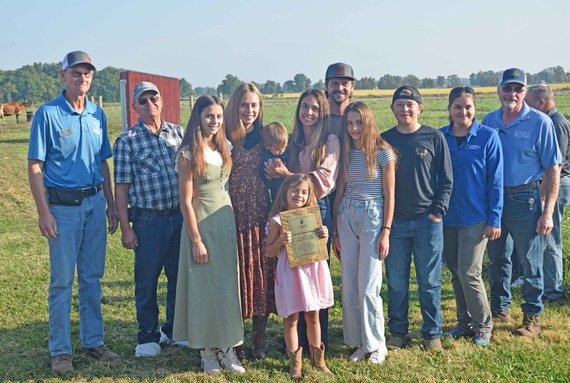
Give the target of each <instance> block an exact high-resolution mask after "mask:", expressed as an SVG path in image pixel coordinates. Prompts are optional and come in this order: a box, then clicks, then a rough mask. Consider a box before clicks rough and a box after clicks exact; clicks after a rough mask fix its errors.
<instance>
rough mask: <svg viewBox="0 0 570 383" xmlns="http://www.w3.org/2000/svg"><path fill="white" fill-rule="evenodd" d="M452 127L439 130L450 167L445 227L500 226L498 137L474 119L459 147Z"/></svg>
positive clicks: (501, 187) (501, 200)
mask: <svg viewBox="0 0 570 383" xmlns="http://www.w3.org/2000/svg"><path fill="white" fill-rule="evenodd" d="M451 128H452V125H449V126H445V127H443V128H441V129H440V130H441V132H442V133H443V135H444V136H445V140H446V141H447V145H448V146H449V153H450V156H451V163H452V168H453V191H452V192H451V199H450V201H449V209H448V210H447V214H446V215H445V217H443V224H444V225H446V226H469V225H474V224H478V223H481V222H487V226H493V227H497V228H500V227H501V214H502V212H503V151H502V148H501V141H500V140H499V134H498V133H497V132H496V131H495V130H494V129H492V128H490V127H488V126H485V125H481V124H479V122H478V121H477V120H474V121H473V125H472V126H471V129H470V130H469V133H467V136H466V137H465V140H464V141H463V142H462V143H461V144H460V145H459V146H458V145H457V140H456V137H455V135H453V132H452V129H451Z"/></svg>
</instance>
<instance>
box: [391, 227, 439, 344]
mask: <svg viewBox="0 0 570 383" xmlns="http://www.w3.org/2000/svg"><path fill="white" fill-rule="evenodd" d="M412 252H413V254H414V265H415V268H416V279H417V281H418V295H419V301H420V308H421V312H422V318H423V325H422V328H421V333H422V336H423V337H424V338H425V339H433V338H439V337H440V336H441V324H442V318H441V308H440V303H441V265H442V252H443V223H442V222H434V221H432V220H431V219H430V218H429V217H428V216H425V217H422V218H418V219H414V220H409V219H402V218H399V217H395V218H394V223H393V224H392V230H391V233H390V253H389V254H388V257H387V258H386V260H385V261H384V262H385V264H386V280H387V282H388V317H389V320H388V327H389V328H390V333H391V334H392V335H396V336H404V335H406V334H407V333H408V327H409V321H408V307H409V302H408V300H409V288H410V266H411V261H412Z"/></svg>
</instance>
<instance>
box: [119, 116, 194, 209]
mask: <svg viewBox="0 0 570 383" xmlns="http://www.w3.org/2000/svg"><path fill="white" fill-rule="evenodd" d="M183 134H184V133H183V132H182V128H181V127H180V126H179V125H175V124H171V123H169V122H166V121H162V129H161V131H160V135H156V134H154V133H153V132H152V131H151V130H150V129H149V128H148V127H147V126H146V125H145V124H144V123H143V122H142V121H141V120H139V121H138V123H137V124H136V125H134V126H132V127H131V128H130V129H129V130H128V131H126V132H124V133H122V134H121V135H120V136H119V137H117V140H116V141H115V146H114V147H113V157H114V166H115V183H127V184H129V197H128V199H129V201H128V202H129V205H131V206H133V207H139V208H143V209H157V210H167V209H173V208H177V207H178V204H179V199H180V194H179V191H178V174H177V173H176V172H175V171H174V161H175V156H176V151H177V149H178V146H179V145H180V143H181V142H182V136H183Z"/></svg>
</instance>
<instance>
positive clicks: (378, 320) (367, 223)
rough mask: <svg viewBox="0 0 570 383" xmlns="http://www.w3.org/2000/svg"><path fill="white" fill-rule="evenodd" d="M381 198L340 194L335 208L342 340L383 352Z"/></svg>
mask: <svg viewBox="0 0 570 383" xmlns="http://www.w3.org/2000/svg"><path fill="white" fill-rule="evenodd" d="M383 209H384V205H383V203H382V201H381V200H380V201H377V200H370V201H358V200H353V199H349V198H347V197H344V198H343V199H342V202H341V203H340V206H339V209H338V217H337V222H338V226H337V229H338V239H339V241H340V249H341V261H340V262H341V270H342V328H343V336H344V342H345V343H346V344H347V345H349V346H362V347H363V349H364V351H366V352H372V351H376V350H379V351H380V354H382V355H383V354H386V352H387V350H386V338H385V335H384V314H383V311H382V310H383V308H382V297H381V296H380V289H381V286H382V261H381V260H380V259H379V254H378V252H377V251H376V242H377V240H378V236H379V234H380V231H381V227H382V218H383V213H384V210H383Z"/></svg>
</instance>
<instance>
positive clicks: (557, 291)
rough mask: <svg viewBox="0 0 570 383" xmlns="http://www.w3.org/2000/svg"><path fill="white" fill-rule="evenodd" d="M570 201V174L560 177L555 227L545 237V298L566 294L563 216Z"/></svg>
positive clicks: (553, 218)
mask: <svg viewBox="0 0 570 383" xmlns="http://www.w3.org/2000/svg"><path fill="white" fill-rule="evenodd" d="M569 203H570V176H568V177H564V178H561V179H560V190H559V191H558V199H557V200H556V204H555V205H554V213H553V214H552V220H553V221H554V228H553V229H552V231H551V232H550V234H549V235H547V236H546V237H545V239H544V240H545V244H544V245H545V246H544V298H546V299H550V300H553V301H556V300H558V299H560V298H562V297H563V296H564V287H562V279H563V271H564V269H563V263H562V216H563V215H564V208H565V207H566V206H567V205H568V204H569Z"/></svg>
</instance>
